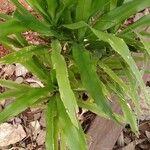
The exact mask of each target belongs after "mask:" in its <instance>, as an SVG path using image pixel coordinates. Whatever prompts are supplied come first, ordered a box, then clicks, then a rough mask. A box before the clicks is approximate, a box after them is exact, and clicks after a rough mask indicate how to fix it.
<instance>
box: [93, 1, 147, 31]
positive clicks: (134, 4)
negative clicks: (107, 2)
mask: <svg viewBox="0 0 150 150" xmlns="http://www.w3.org/2000/svg"><path fill="white" fill-rule="evenodd" d="M149 6H150V1H149V0H144V1H141V0H133V1H131V2H128V3H126V4H123V5H122V6H120V7H117V8H116V9H113V10H111V11H110V12H109V13H107V14H105V15H104V16H103V17H101V18H100V19H99V21H98V22H97V23H96V24H95V25H94V28H96V29H98V30H107V29H109V28H111V27H113V26H115V25H117V24H119V23H121V22H122V21H124V20H126V19H127V18H129V17H130V16H131V15H133V14H135V13H137V12H138V11H141V10H143V9H144V8H146V7H149ZM118 14H119V15H118Z"/></svg>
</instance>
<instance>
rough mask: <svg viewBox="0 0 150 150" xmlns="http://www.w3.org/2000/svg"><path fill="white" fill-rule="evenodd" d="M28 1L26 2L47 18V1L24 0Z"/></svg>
mask: <svg viewBox="0 0 150 150" xmlns="http://www.w3.org/2000/svg"><path fill="white" fill-rule="evenodd" d="M26 1H27V2H28V4H29V5H30V6H31V7H32V8H33V9H35V10H37V11H38V12H40V14H42V15H43V16H44V17H45V16H46V17H47V18H49V16H48V15H47V12H46V10H47V3H46V2H45V1H43V0H26Z"/></svg>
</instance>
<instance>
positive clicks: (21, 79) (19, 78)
mask: <svg viewBox="0 0 150 150" xmlns="http://www.w3.org/2000/svg"><path fill="white" fill-rule="evenodd" d="M23 80H24V79H23V78H22V77H18V78H17V79H16V81H15V82H16V83H18V84H20V83H22V82H23Z"/></svg>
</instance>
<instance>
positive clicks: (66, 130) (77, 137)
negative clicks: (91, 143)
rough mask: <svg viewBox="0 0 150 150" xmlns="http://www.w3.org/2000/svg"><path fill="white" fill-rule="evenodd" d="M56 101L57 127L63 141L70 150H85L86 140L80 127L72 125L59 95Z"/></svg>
mask: <svg viewBox="0 0 150 150" xmlns="http://www.w3.org/2000/svg"><path fill="white" fill-rule="evenodd" d="M56 99H57V109H58V113H59V127H60V128H61V129H62V133H63V137H64V140H63V141H65V144H66V145H67V147H68V149H70V150H87V144H86V140H85V137H84V133H83V131H82V129H81V127H80V126H79V127H78V128H77V127H75V126H74V125H73V124H72V121H71V120H70V118H69V117H68V114H67V113H66V110H65V107H64V105H63V103H62V101H61V99H60V97H59V95H56ZM64 149H65V148H64Z"/></svg>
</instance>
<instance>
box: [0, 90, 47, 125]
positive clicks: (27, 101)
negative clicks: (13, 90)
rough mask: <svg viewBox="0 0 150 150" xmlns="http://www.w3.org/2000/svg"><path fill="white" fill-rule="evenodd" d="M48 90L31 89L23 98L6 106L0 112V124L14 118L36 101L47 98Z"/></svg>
mask: <svg viewBox="0 0 150 150" xmlns="http://www.w3.org/2000/svg"><path fill="white" fill-rule="evenodd" d="M48 92H49V90H48V89H46V88H43V89H33V90H30V91H29V92H28V93H25V94H24V95H23V96H20V97H19V98H17V99H16V100H15V101H14V102H12V103H11V104H10V105H8V106H7V107H6V108H5V109H4V110H3V111H1V112H0V123H2V122H4V121H6V120H8V119H10V118H11V117H14V116H16V115H18V114H19V113H21V112H22V111H24V110H25V109H27V108H28V107H30V106H31V105H32V104H33V103H35V102H36V101H37V100H38V99H40V98H42V97H44V96H47V94H48Z"/></svg>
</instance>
